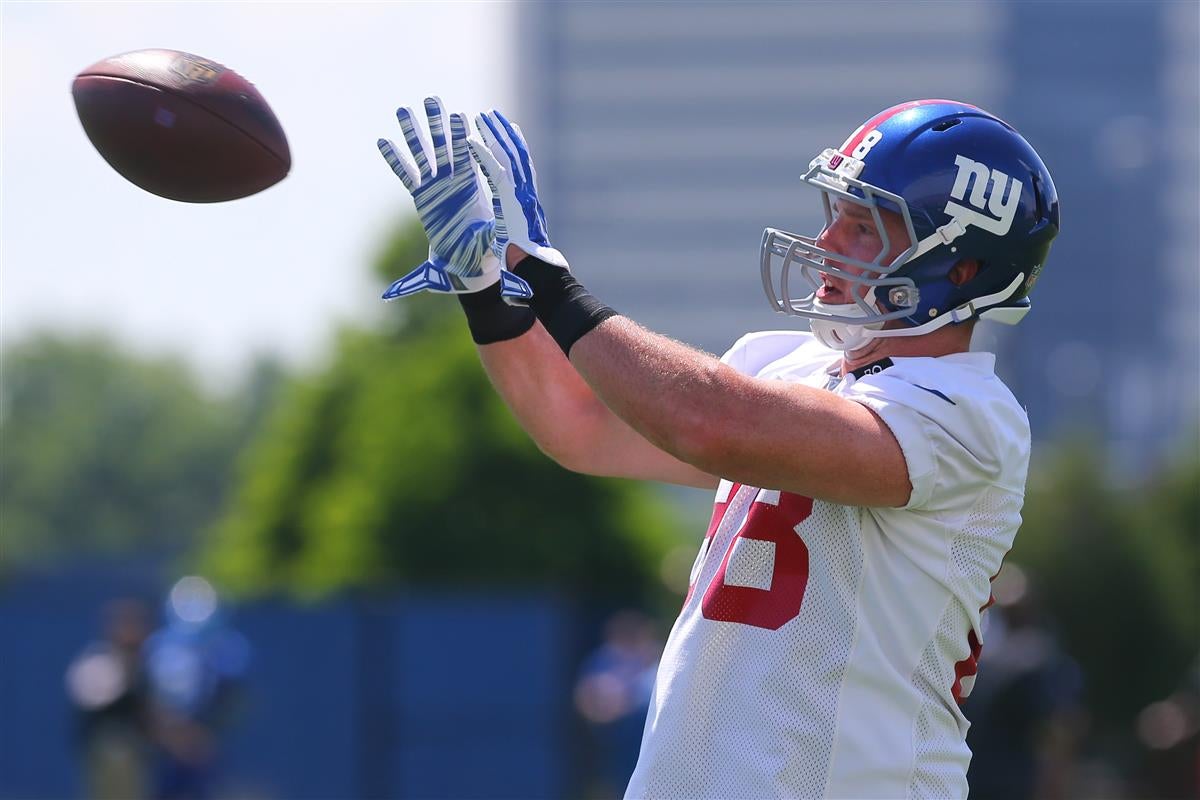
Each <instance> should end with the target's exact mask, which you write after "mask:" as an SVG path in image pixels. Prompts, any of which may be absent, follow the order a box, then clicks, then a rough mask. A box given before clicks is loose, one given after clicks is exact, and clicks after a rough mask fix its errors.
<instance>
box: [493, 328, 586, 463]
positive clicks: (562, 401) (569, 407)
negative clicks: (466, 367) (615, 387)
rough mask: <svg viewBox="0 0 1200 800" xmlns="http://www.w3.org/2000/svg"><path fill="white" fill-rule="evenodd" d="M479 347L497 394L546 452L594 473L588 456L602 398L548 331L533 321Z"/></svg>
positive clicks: (556, 458)
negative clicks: (514, 334)
mask: <svg viewBox="0 0 1200 800" xmlns="http://www.w3.org/2000/svg"><path fill="white" fill-rule="evenodd" d="M478 350H479V359H480V361H481V362H482V363H483V367H484V369H485V370H486V371H487V374H488V378H489V379H490V380H491V382H492V386H493V387H495V389H496V393H497V394H499V395H500V397H501V399H503V400H504V403H505V405H507V406H508V408H509V410H511V411H512V413H513V416H515V417H516V418H517V422H519V423H520V425H521V427H522V428H523V429H524V430H525V432H526V433H528V434H529V436H530V438H532V439H533V440H534V442H535V443H536V444H537V446H538V447H539V448H540V449H541V450H542V452H544V453H545V454H546V455H548V456H550V457H551V458H553V459H554V460H555V461H557V462H558V463H560V464H561V465H563V466H565V467H567V468H569V469H575V470H579V471H590V470H588V469H587V467H588V466H589V465H588V464H587V463H586V462H585V460H584V459H585V456H586V453H587V452H588V451H589V450H590V449H591V448H589V444H588V442H589V435H590V434H589V432H590V431H591V430H592V429H593V428H594V427H595V422H594V417H595V413H594V409H595V407H596V406H599V405H600V401H599V400H598V399H596V397H595V395H594V394H593V392H592V390H591V389H590V388H589V387H588V385H587V384H586V383H584V381H583V379H582V378H580V377H579V374H578V373H577V372H576V371H575V369H574V367H572V366H571V363H570V362H569V361H567V359H566V357H565V356H564V355H563V354H562V351H561V350H559V348H558V346H557V345H555V344H554V341H553V340H552V339H551V338H550V336H549V335H548V334H547V333H546V331H545V329H543V328H542V327H541V326H540V325H534V326H533V327H532V328H531V329H530V330H529V331H527V332H526V333H524V334H523V335H521V336H520V337H518V338H515V339H509V340H507V341H501V342H496V343H493V344H485V345H479V347H478Z"/></svg>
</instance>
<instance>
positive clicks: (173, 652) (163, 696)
mask: <svg viewBox="0 0 1200 800" xmlns="http://www.w3.org/2000/svg"><path fill="white" fill-rule="evenodd" d="M165 616H166V622H165V624H164V625H163V626H162V627H161V628H160V629H159V630H157V631H155V633H154V634H153V635H152V636H151V637H150V638H149V639H148V640H147V642H146V672H147V678H148V681H149V686H150V691H151V695H152V697H153V699H154V705H155V710H156V726H155V744H156V765H155V778H154V796H155V797H156V798H159V800H202V799H203V798H206V797H209V796H210V795H211V792H212V789H213V786H214V782H215V779H216V777H217V772H218V766H219V756H220V748H219V745H220V736H221V733H222V732H223V730H224V729H225V727H226V726H227V725H228V724H229V723H230V721H231V715H232V712H233V710H234V707H233V706H234V701H235V696H236V692H237V689H238V687H239V684H240V682H241V680H242V678H243V677H244V675H245V673H246V669H247V667H248V665H249V659H250V646H249V643H248V642H247V641H246V639H245V637H243V636H242V635H241V634H240V633H238V632H237V631H236V630H234V629H233V628H231V627H229V625H228V624H227V623H226V622H225V621H224V619H223V618H222V613H221V609H220V606H219V602H218V599H217V593H216V591H215V590H214V589H213V587H212V585H211V584H210V583H209V582H208V581H207V580H205V579H203V578H200V577H197V576H188V577H185V578H181V579H180V580H179V581H178V582H177V583H176V584H175V585H174V586H173V587H172V588H171V591H170V593H169V595H168V596H167V602H166V604H165Z"/></svg>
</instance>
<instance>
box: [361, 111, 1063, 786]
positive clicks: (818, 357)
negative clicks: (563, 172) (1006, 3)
mask: <svg viewBox="0 0 1200 800" xmlns="http://www.w3.org/2000/svg"><path fill="white" fill-rule="evenodd" d="M426 111H427V114H428V119H429V133H428V135H426V134H425V133H424V130H423V127H422V126H421V125H419V124H417V123H416V122H414V116H413V114H412V112H411V111H409V110H408V109H401V110H400V112H399V113H398V116H399V119H400V122H401V126H402V128H403V130H404V132H405V137H406V140H407V148H398V147H396V146H394V145H392V144H391V143H390V142H386V141H383V140H381V141H380V143H379V146H380V149H381V151H382V152H383V154H384V156H385V157H386V158H387V160H388V162H389V164H390V165H391V166H392V168H393V169H394V170H395V171H396V172H397V174H398V175H399V176H400V177H401V179H402V180H403V181H404V183H405V185H406V186H407V187H408V188H409V190H410V191H411V192H412V194H413V197H414V199H415V201H416V204H417V209H418V212H419V215H420V217H421V220H422V223H423V224H424V225H425V228H426V231H427V233H428V234H429V239H430V259H429V261H427V262H426V263H425V264H422V265H421V266H420V267H418V268H417V269H416V270H414V272H413V273H411V274H410V275H408V276H406V277H405V278H402V279H401V280H400V281H397V282H396V283H395V284H393V286H392V287H391V288H390V289H389V290H388V292H387V294H385V297H395V296H402V295H405V294H410V293H412V292H414V291H421V290H425V289H430V290H434V291H446V292H451V293H455V294H458V295H459V299H460V300H461V302H462V305H463V307H464V309H465V311H466V315H467V321H468V324H469V326H470V329H471V333H472V336H473V337H474V340H475V341H476V342H477V343H478V345H479V354H480V358H481V360H482V362H483V365H484V367H485V369H486V370H487V372H488V374H489V376H490V377H491V380H492V382H493V384H494V385H495V387H496V390H497V391H498V392H499V394H500V395H501V397H503V398H504V401H505V402H506V403H507V404H508V406H509V407H510V408H511V409H512V411H513V413H514V414H515V415H516V417H517V419H518V420H519V421H520V422H521V424H522V425H523V426H524V428H525V430H526V431H528V433H529V434H530V436H532V437H533V439H534V440H535V441H536V442H537V443H538V445H539V446H540V447H541V448H542V450H543V451H545V452H546V453H547V454H548V455H549V456H550V457H552V458H554V459H555V460H557V461H558V462H559V463H561V464H562V465H563V466H564V467H567V468H568V469H572V470H576V471H579V472H584V473H589V474H594V475H609V476H620V477H626V478H643V479H649V480H658V481H666V482H669V483H677V484H683V485H686V486H697V487H703V488H708V489H714V490H715V492H716V496H715V504H714V510H713V514H712V521H711V523H710V524H709V526H708V530H707V531H706V533H705V535H704V539H703V541H702V543H701V545H700V549H699V553H698V555H697V557H696V561H695V564H694V566H693V568H692V573H691V581H690V588H689V590H688V594H687V598H686V600H685V601H684V604H683V609H682V611H681V612H680V614H679V618H678V620H677V621H676V623H675V625H674V628H673V629H672V631H671V634H670V638H669V640H668V642H667V645H666V649H665V651H664V653H663V657H662V661H661V664H660V666H659V670H658V675H657V681H656V688H655V695H654V698H653V701H652V703H651V707H650V712H649V715H648V718H647V720H646V727H645V734H644V737H643V741H642V747H641V753H640V756H639V759H638V763H637V767H636V769H635V771H634V773H633V776H632V778H631V780H630V783H629V787H628V790H627V796H628V797H635V798H642V797H665V798H739V797H752V798H767V797H844V798H867V797H887V798H895V797H965V796H966V794H967V766H968V763H969V761H970V751H969V750H968V748H967V745H966V741H965V738H966V732H967V727H968V722H967V720H966V718H965V717H964V716H963V714H962V712H961V710H960V708H959V702H960V701H961V700H962V698H963V697H965V696H966V695H967V694H968V692H969V691H970V688H971V683H972V681H973V676H974V674H975V669H976V661H977V659H978V658H979V655H980V650H981V647H982V644H983V637H982V633H981V630H982V629H981V625H980V617H981V614H982V612H983V609H984V608H986V607H987V605H988V604H989V602H990V594H991V593H990V580H991V578H992V577H993V576H995V575H996V573H997V572H998V571H999V569H1000V564H1001V561H1002V559H1003V557H1004V555H1005V553H1006V552H1007V551H1008V549H1009V548H1010V547H1011V546H1012V543H1013V537H1014V535H1015V534H1016V531H1017V527H1018V525H1019V523H1020V512H1021V505H1022V501H1023V496H1024V487H1025V477H1026V470H1027V466H1028V462H1029V446H1030V437H1029V426H1028V420H1027V418H1026V415H1025V413H1024V411H1023V410H1022V408H1021V406H1020V405H1019V404H1018V402H1017V401H1016V400H1015V399H1014V398H1013V395H1012V394H1011V393H1010V391H1009V390H1008V389H1007V388H1006V387H1005V386H1004V384H1003V383H1002V382H1001V381H1000V379H999V378H997V377H996V374H995V371H994V360H995V358H994V356H993V355H992V354H990V353H985V352H972V351H970V342H971V333H972V330H973V328H974V327H975V323H976V321H977V320H979V319H994V320H998V321H1000V322H1005V323H1015V322H1017V321H1018V320H1020V319H1021V317H1022V316H1024V314H1025V313H1026V312H1027V311H1028V310H1029V299H1028V295H1029V292H1030V289H1032V288H1033V285H1034V282H1035V281H1036V280H1037V277H1038V275H1039V273H1040V272H1041V270H1042V268H1043V266H1044V264H1045V260H1046V256H1047V253H1048V250H1049V247H1050V243H1051V241H1052V240H1053V239H1054V237H1055V235H1056V234H1057V232H1058V227H1059V205H1058V198H1057V194H1056V192H1055V189H1054V184H1053V182H1052V181H1051V178H1050V174H1049V172H1048V171H1047V170H1046V167H1045V165H1044V164H1043V163H1042V160H1041V159H1040V158H1039V157H1038V155H1037V153H1036V152H1034V150H1033V148H1032V147H1030V145H1029V144H1028V143H1027V142H1026V141H1025V140H1024V139H1023V138H1022V137H1021V136H1020V134H1018V133H1017V132H1016V130H1014V129H1013V128H1012V127H1011V126H1010V125H1008V124H1007V123H1005V122H1004V121H1002V120H1000V119H999V118H997V117H996V116H994V115H992V114H989V113H987V112H986V111H983V110H981V109H979V108H977V107H975V106H972V105H968V104H965V103H960V102H952V101H947V100H918V101H914V102H908V103H903V104H901V105H897V106H894V107H892V108H889V109H887V110H885V111H883V112H881V113H879V114H877V115H875V116H874V117H871V118H870V119H869V120H867V121H866V122H865V123H864V124H863V125H861V126H859V128H858V129H857V130H856V131H855V132H854V133H853V134H851V135H850V137H849V138H848V139H847V140H846V141H845V142H844V143H843V144H842V146H841V147H839V148H836V149H834V148H830V149H826V150H824V151H823V152H821V153H820V154H819V155H818V156H817V157H816V158H814V159H813V160H812V162H811V164H810V165H809V167H808V170H807V171H806V172H805V174H804V175H803V176H802V178H801V182H802V184H803V185H804V186H806V187H808V188H810V189H814V190H816V192H817V197H819V199H820V200H821V202H822V204H823V207H824V211H825V226H824V228H823V229H822V230H821V231H820V232H819V233H817V234H816V235H815V236H812V237H808V236H802V235H799V234H795V233H788V232H785V231H781V230H774V229H768V230H767V231H766V232H765V233H764V236H763V240H762V244H761V255H760V262H761V263H760V271H761V275H762V280H763V286H764V288H765V289H766V294H767V297H768V299H769V301H770V303H771V306H772V307H773V308H774V309H775V310H776V311H779V312H782V313H785V314H791V315H797V316H801V317H804V318H806V319H807V320H809V324H810V327H811V332H796V331H768V332H762V333H751V334H748V335H746V336H744V337H743V338H742V339H740V340H739V341H738V342H736V343H735V344H734V345H733V347H732V348H731V349H730V350H729V351H728V352H727V353H726V354H725V355H724V356H723V357H722V358H720V359H717V358H714V357H713V356H710V355H708V354H707V353H703V352H700V351H698V350H695V349H692V348H690V347H688V346H686V345H683V344H680V343H679V342H676V341H673V340H671V339H669V338H667V337H664V336H660V335H658V334H655V333H653V332H651V331H649V330H647V329H645V328H643V327H641V326H640V325H638V324H637V323H636V322H634V321H633V320H631V319H628V318H627V317H624V316H621V315H620V314H618V313H617V312H615V311H614V310H612V309H611V308H609V307H608V306H606V305H604V304H603V303H602V302H601V301H600V300H598V299H597V298H596V297H594V296H593V295H591V294H590V293H589V292H588V291H587V289H586V288H584V286H583V285H582V284H581V283H580V282H579V281H578V280H577V278H576V277H575V276H574V274H573V273H572V272H571V271H570V269H569V266H568V263H567V260H566V258H564V257H563V255H562V253H560V252H559V251H558V250H556V249H555V248H554V247H553V246H552V245H551V244H550V241H549V236H548V232H547V228H546V220H545V214H544V212H543V209H542V207H541V204H540V203H539V202H538V197H537V181H536V175H535V172H534V167H533V161H532V158H531V156H530V152H529V148H528V146H527V144H526V141H525V139H524V137H523V135H522V133H521V130H520V128H519V127H517V126H516V125H514V124H512V123H510V122H509V121H508V120H507V119H506V118H505V117H504V116H503V115H502V114H500V113H499V112H497V111H491V112H488V113H485V114H481V115H480V116H478V117H477V118H476V120H475V123H476V128H477V134H472V133H471V132H470V131H469V128H468V125H467V122H466V120H465V119H464V118H463V117H462V116H461V115H452V116H451V117H450V119H449V123H448V124H447V122H446V120H445V119H444V115H443V112H442V111H441V106H440V104H439V103H438V101H437V100H436V99H435V98H431V99H430V100H427V101H426ZM447 128H449V130H450V135H449V137H447V136H446V134H445V131H446V129H447ZM447 138H449V141H448V142H447ZM470 154H473V155H474V157H475V159H476V162H477V163H478V166H479V168H480V169H481V170H482V172H483V174H484V176H485V177H486V179H487V181H488V183H489V184H490V188H491V192H490V194H491V197H490V198H489V197H488V194H489V192H488V190H487V189H486V188H485V187H484V186H483V185H482V184H481V182H480V180H479V179H478V178H477V177H476V173H475V170H474V168H473V166H472V162H471V159H470V157H469V156H470ZM489 199H490V202H489ZM489 245H490V250H489ZM522 302H524V303H527V305H522V304H521V303H522Z"/></svg>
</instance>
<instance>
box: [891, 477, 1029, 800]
mask: <svg viewBox="0 0 1200 800" xmlns="http://www.w3.org/2000/svg"><path fill="white" fill-rule="evenodd" d="M1021 501H1022V498H1021V497H1020V495H1016V494H1014V493H1013V492H1009V491H1004V490H1001V489H995V488H992V489H987V490H985V491H983V492H981V493H980V495H979V499H978V501H977V502H976V503H975V505H974V507H973V508H972V509H971V511H970V514H969V515H968V517H967V519H966V521H965V523H964V524H963V526H962V533H961V534H959V535H958V536H956V537H955V538H954V541H953V543H952V544H951V546H950V564H949V568H950V575H949V581H948V583H949V585H950V587H951V591H952V592H953V599H952V600H951V601H950V603H949V604H948V606H947V608H946V612H945V614H944V615H943V616H942V619H941V621H940V624H939V625H938V629H937V633H936V635H935V636H934V638H933V640H932V641H930V642H929V645H928V646H927V647H926V648H925V651H924V652H923V653H922V654H921V662H920V664H919V665H918V667H917V671H916V672H915V673H914V675H913V685H914V686H915V687H916V688H917V690H918V691H919V692H920V693H921V695H922V697H923V702H922V705H921V713H920V716H919V717H918V719H917V727H916V730H915V731H914V741H915V742H916V756H917V759H916V764H917V768H916V769H914V771H913V778H912V781H911V783H910V785H909V789H908V797H910V798H913V799H914V800H916V799H917V798H943V797H962V796H965V795H966V793H967V785H966V769H967V766H968V765H969V763H970V759H971V753H970V750H968V749H967V746H966V741H965V740H966V735H967V729H968V728H969V727H970V724H969V723H968V721H967V719H966V717H964V716H963V714H962V711H961V710H960V709H959V707H958V704H957V702H956V700H955V698H954V696H953V687H954V685H955V682H956V681H957V680H959V678H958V675H957V674H956V672H955V665H956V664H959V663H961V662H964V661H965V660H967V659H969V658H971V657H972V655H973V654H972V652H971V645H970V642H969V638H968V637H969V635H970V633H971V632H972V631H974V633H975V636H976V640H977V641H978V642H980V643H981V644H982V642H983V634H982V630H981V628H982V622H981V620H982V614H983V612H982V610H981V609H982V607H984V606H985V605H987V604H988V602H989V600H990V594H991V593H990V589H988V590H987V591H986V593H984V592H983V587H988V586H990V581H991V578H992V577H993V576H995V575H996V573H998V572H999V571H1000V564H1001V562H1002V560H1003V559H1004V555H1005V553H1007V552H1008V550H1009V548H1010V547H1012V541H1013V540H1012V536H1011V535H1008V534H1007V532H1008V531H1012V530H1015V528H1016V525H1017V524H1019V521H1020V512H1021ZM973 674H974V673H973V670H972V671H970V672H968V676H967V677H964V678H963V679H962V686H963V688H962V690H961V692H960V696H962V697H966V696H967V695H968V694H970V681H971V680H973Z"/></svg>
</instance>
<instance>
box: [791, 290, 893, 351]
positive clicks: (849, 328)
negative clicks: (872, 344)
mask: <svg viewBox="0 0 1200 800" xmlns="http://www.w3.org/2000/svg"><path fill="white" fill-rule="evenodd" d="M863 302H865V303H866V304H867V305H868V306H869V307H871V308H874V307H875V287H873V286H872V287H871V290H870V291H869V292H867V294H866V295H865V296H864V297H863ZM812 307H813V310H814V311H819V312H822V313H826V314H830V315H833V316H838V317H864V318H865V317H866V316H867V312H866V311H864V310H863V307H862V306H860V305H859V304H858V303H822V302H821V301H820V300H813V304H812ZM882 327H883V323H882V322H870V323H865V324H862V325H855V324H853V323H849V322H833V321H832V320H828V319H815V318H814V319H812V320H810V321H809V328H810V329H811V330H812V332H813V335H814V336H816V337H817V341H819V342H820V343H821V344H823V345H825V346H826V347H828V348H829V349H830V350H843V351H845V352H850V351H852V350H858V349H859V348H861V347H863V346H865V345H866V344H867V342H869V341H870V340H871V339H873V338H874V337H873V336H872V335H871V332H872V331H877V330H879V329H880V328H882Z"/></svg>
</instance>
